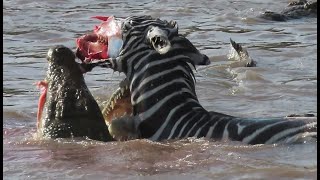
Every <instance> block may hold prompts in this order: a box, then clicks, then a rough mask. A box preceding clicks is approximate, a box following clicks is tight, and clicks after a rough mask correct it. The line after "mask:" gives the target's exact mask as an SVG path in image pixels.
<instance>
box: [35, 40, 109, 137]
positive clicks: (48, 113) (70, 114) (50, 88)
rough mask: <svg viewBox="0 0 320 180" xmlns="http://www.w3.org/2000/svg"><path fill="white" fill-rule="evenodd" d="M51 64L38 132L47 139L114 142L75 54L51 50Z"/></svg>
mask: <svg viewBox="0 0 320 180" xmlns="http://www.w3.org/2000/svg"><path fill="white" fill-rule="evenodd" d="M47 60H48V63H49V66H48V70H47V75H46V78H45V80H44V81H41V82H40V83H38V85H40V86H41V87H42V88H43V91H42V93H43V94H42V95H41V97H40V102H39V111H38V131H39V133H41V135H43V136H44V137H50V138H70V137H88V138H90V139H93V140H99V141H111V140H113V139H112V137H111V136H110V134H109V131H108V127H107V125H106V124H105V122H104V118H103V116H102V114H101V111H100V109H99V106H98V104H97V102H96V101H95V99H94V98H93V96H92V95H91V93H90V91H89V89H88V87H87V85H86V84H85V81H84V78H83V72H82V71H81V67H80V66H79V65H78V63H76V61H75V55H74V53H73V52H72V51H71V50H70V49H69V48H67V47H64V46H55V47H53V48H50V49H49V51H48V55H47Z"/></svg>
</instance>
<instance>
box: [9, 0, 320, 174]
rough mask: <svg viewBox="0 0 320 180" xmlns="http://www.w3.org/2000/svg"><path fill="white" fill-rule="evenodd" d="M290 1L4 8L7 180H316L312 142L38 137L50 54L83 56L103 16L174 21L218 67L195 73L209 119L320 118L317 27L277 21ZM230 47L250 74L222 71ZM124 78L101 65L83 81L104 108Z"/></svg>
mask: <svg viewBox="0 0 320 180" xmlns="http://www.w3.org/2000/svg"><path fill="white" fill-rule="evenodd" d="M287 3H288V1H287V0H279V1H272V0H264V1H258V0H256V1H245V0H243V1H232V0H228V1H224V0H215V1H207V0H198V1H194V0H185V1H175V0H138V1H133V0H121V1H91V2H90V1H83V0H79V1H78V0H57V1H49V0H44V1H31V0H5V1H4V6H3V20H4V21H3V23H4V24H3V25H4V29H3V41H4V49H3V90H4V92H3V118H4V123H3V145H4V148H3V166H4V167H3V173H4V179H316V177H317V161H316V159H317V155H316V153H317V147H316V143H306V144H300V145H256V146H248V145H243V144H240V143H236V142H215V141H213V140H208V139H192V138H191V139H183V140H179V141H169V142H160V143H155V142H150V141H147V140H134V141H128V142H112V143H101V142H96V141H90V140H81V139H73V140H70V139H58V140H41V139H38V138H36V136H35V131H36V112H37V103H38V102H37V100H38V97H39V91H38V90H37V89H36V87H35V86H34V83H35V82H36V81H39V80H42V79H43V78H44V76H45V72H46V68H47V63H46V60H45V55H46V53H47V50H48V49H49V47H51V46H54V45H58V44H63V45H65V46H68V47H70V48H72V49H73V50H74V49H75V38H77V37H79V36H80V35H83V34H84V33H88V32H90V31H92V29H93V27H94V25H97V24H98V23H99V22H98V21H97V20H93V19H90V17H92V16H96V15H115V16H118V17H126V16H129V15H152V16H155V17H161V18H163V19H166V20H172V19H173V20H176V21H177V22H178V24H179V31H180V33H182V34H184V35H186V36H187V37H188V38H189V39H190V41H191V42H193V43H194V44H195V46H196V47H197V48H199V49H200V50H201V52H203V53H205V54H207V55H208V56H209V57H210V59H211V61H212V64H211V65H209V66H205V67H198V70H197V72H196V79H197V86H196V89H197V94H198V97H199V100H200V102H201V104H202V105H203V106H204V107H205V108H206V109H208V110H213V111H218V112H223V113H227V114H231V115H235V116H242V117H262V116H264V117H266V116H270V117H271V116H286V115H288V114H292V113H296V114H303V113H313V114H315V115H317V109H316V106H317V75H316V64H317V58H316V54H317V40H316V39H317V19H316V18H305V19H299V20H292V21H289V22H270V21H264V20H261V19H258V18H255V17H256V16H257V15H259V14H260V13H261V12H263V11H266V10H272V11H281V9H282V8H284V7H285V6H286V4H287ZM229 38H232V39H233V40H235V41H236V42H238V43H241V44H242V45H243V46H245V47H247V49H248V51H249V54H250V56H251V57H252V58H253V59H254V60H255V61H257V67H254V68H244V67H238V68H226V67H228V66H227V65H228V64H229V63H230V62H231V60H228V58H227V54H228V53H229V49H230V45H229ZM123 77H124V76H123V75H121V74H120V75H119V74H118V73H114V72H112V71H111V70H108V69H99V68H96V69H95V70H94V71H93V72H90V73H88V74H87V75H85V79H86V82H87V84H88V86H89V88H90V90H91V92H92V93H93V94H94V96H95V97H96V99H97V101H98V102H99V103H100V104H101V103H102V102H103V101H104V100H106V99H107V98H108V97H109V96H110V94H111V93H112V91H113V90H114V89H116V85H117V83H118V82H119V80H121V79H122V78H123Z"/></svg>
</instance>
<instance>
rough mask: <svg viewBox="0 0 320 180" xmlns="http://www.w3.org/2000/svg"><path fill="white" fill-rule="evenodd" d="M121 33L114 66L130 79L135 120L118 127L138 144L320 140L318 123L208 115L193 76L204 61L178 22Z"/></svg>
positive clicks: (144, 22)
mask: <svg viewBox="0 0 320 180" xmlns="http://www.w3.org/2000/svg"><path fill="white" fill-rule="evenodd" d="M122 31H123V46H122V50H121V52H120V55H119V56H118V57H117V58H114V59H110V62H111V64H112V65H111V66H112V68H113V69H114V70H116V71H120V72H123V73H125V74H126V76H127V80H128V83H129V87H130V92H131V103H132V106H133V116H130V117H125V118H119V119H116V120H115V122H117V120H119V121H126V122H127V124H130V126H132V128H133V129H134V131H136V132H137V133H138V134H139V138H148V139H151V140H154V141H160V140H165V139H179V138H185V137H197V138H200V137H207V138H214V139H217V140H232V141H242V142H243V143H247V144H273V143H291V142H298V141H299V140H301V139H303V140H304V139H308V138H309V139H310V138H316V137H317V122H316V118H314V119H315V120H314V121H309V122H308V121H303V120H298V119H290V120H288V119H287V118H240V117H234V116H230V115H226V114H222V113H218V112H208V111H207V110H205V109H204V108H203V107H202V106H201V105H200V103H199V101H198V99H197V95H196V93H195V78H194V74H193V71H192V68H193V67H194V65H196V64H199V62H201V61H203V60H204V59H205V58H204V56H203V55H202V54H201V53H200V52H199V51H198V50H196V48H195V47H194V46H193V45H192V44H191V43H190V41H188V40H187V39H186V38H185V37H183V36H181V35H179V34H178V27H177V24H176V23H175V22H174V21H170V22H167V21H163V20H160V19H154V18H152V17H150V16H132V17H128V18H127V19H126V20H125V21H124V23H123V25H122ZM190 64H191V65H190ZM192 65H193V66H192Z"/></svg>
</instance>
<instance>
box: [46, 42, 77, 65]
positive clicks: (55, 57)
mask: <svg viewBox="0 0 320 180" xmlns="http://www.w3.org/2000/svg"><path fill="white" fill-rule="evenodd" d="M60 59H66V60H68V59H71V60H74V59H75V54H74V53H73V52H72V51H71V49H69V48H67V47H65V46H63V45H57V46H54V47H52V48H50V49H49V50H48V54H47V60H48V61H49V62H54V61H59V60H60Z"/></svg>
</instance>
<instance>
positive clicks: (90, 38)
mask: <svg viewBox="0 0 320 180" xmlns="http://www.w3.org/2000/svg"><path fill="white" fill-rule="evenodd" d="M92 18H95V19H99V20H101V21H103V22H102V23H101V24H100V25H99V26H95V28H94V30H93V33H90V34H86V35H83V36H81V37H79V38H77V41H76V43H77V57H78V58H79V59H81V60H82V61H84V60H87V61H89V62H90V61H91V59H107V58H109V54H108V48H109V47H108V45H109V43H108V40H109V37H111V36H118V37H119V36H120V27H119V25H118V24H117V23H116V22H115V18H114V17H112V16H111V17H107V16H95V17H92ZM87 61H86V62H87Z"/></svg>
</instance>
